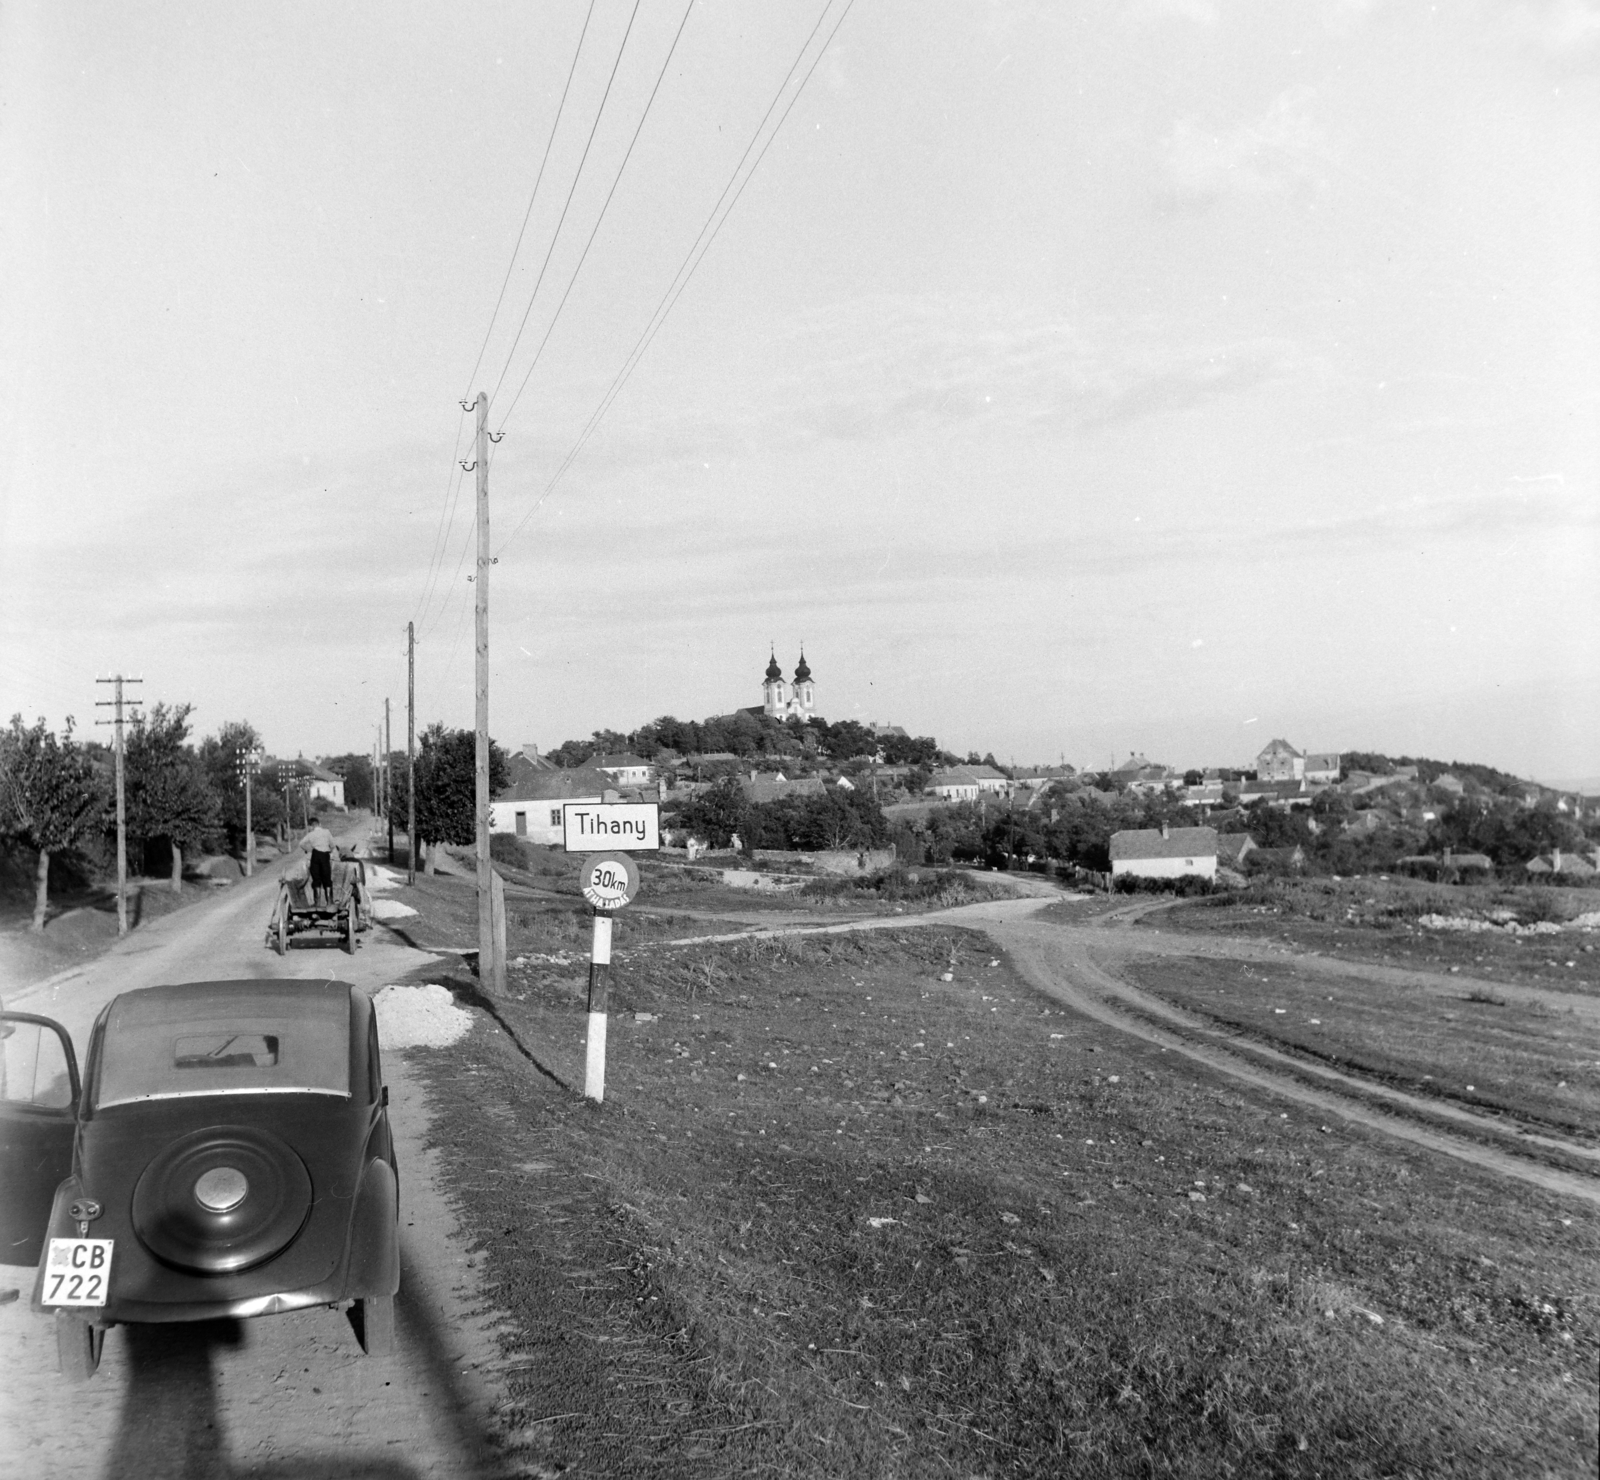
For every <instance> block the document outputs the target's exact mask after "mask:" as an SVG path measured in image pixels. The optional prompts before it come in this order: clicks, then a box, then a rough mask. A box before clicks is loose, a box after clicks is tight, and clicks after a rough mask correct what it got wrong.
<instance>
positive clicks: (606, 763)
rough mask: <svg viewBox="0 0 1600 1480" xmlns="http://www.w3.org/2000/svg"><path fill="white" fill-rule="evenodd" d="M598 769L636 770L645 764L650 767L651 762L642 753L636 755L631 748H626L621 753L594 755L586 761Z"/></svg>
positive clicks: (586, 763)
mask: <svg viewBox="0 0 1600 1480" xmlns="http://www.w3.org/2000/svg"><path fill="white" fill-rule="evenodd" d="M584 764H585V765H588V766H592V767H593V768H594V769H595V770H597V771H621V770H636V769H638V768H639V767H641V766H643V767H645V768H648V767H649V765H650V762H649V761H647V760H646V759H645V758H644V757H643V756H642V755H635V754H634V753H633V752H632V751H631V750H625V751H623V752H622V754H621V755H592V756H590V757H589V759H588V760H587V761H586V762H584Z"/></svg>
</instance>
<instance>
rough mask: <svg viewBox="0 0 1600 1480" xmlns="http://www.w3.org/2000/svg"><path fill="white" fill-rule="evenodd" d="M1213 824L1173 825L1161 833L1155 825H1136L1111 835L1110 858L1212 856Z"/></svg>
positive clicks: (1215, 836)
mask: <svg viewBox="0 0 1600 1480" xmlns="http://www.w3.org/2000/svg"><path fill="white" fill-rule="evenodd" d="M1216 852H1217V830H1216V828H1214V827H1174V828H1169V829H1168V830H1167V833H1166V835H1165V836H1163V835H1162V832H1161V829H1160V828H1159V827H1136V828H1130V829H1128V830H1127V831H1126V832H1114V833H1112V834H1111V861H1112V862H1113V863H1116V862H1117V861H1118V860H1119V859H1124V858H1208V857H1210V858H1214V857H1215V856H1216Z"/></svg>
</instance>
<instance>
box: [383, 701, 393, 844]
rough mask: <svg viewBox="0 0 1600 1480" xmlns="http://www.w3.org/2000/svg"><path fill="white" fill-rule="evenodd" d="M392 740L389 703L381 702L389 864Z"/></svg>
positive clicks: (391, 836)
mask: <svg viewBox="0 0 1600 1480" xmlns="http://www.w3.org/2000/svg"><path fill="white" fill-rule="evenodd" d="M393 764H394V740H393V739H392V738H391V735H390V732H389V701H388V700H387V699H385V700H384V701H383V796H384V800H385V801H386V802H388V804H389V805H388V808H387V810H386V815H387V817H388V819H389V862H390V863H393V862H394V775H393V773H392V769H391V768H392V767H393Z"/></svg>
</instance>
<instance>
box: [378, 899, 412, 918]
mask: <svg viewBox="0 0 1600 1480" xmlns="http://www.w3.org/2000/svg"><path fill="white" fill-rule="evenodd" d="M414 914H416V911H415V910H414V909H412V908H411V906H410V905H408V904H401V903H400V901H399V900H398V899H375V900H373V901H372V918H373V919H374V920H403V919H405V917H406V916H407V915H414Z"/></svg>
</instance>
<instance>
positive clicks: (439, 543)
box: [412, 412, 466, 621]
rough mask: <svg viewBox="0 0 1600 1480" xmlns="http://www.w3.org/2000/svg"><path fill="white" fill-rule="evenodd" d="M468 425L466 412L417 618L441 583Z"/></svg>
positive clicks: (459, 419) (459, 423) (458, 432)
mask: <svg viewBox="0 0 1600 1480" xmlns="http://www.w3.org/2000/svg"><path fill="white" fill-rule="evenodd" d="M465 425H466V413H465V412H462V413H461V415H460V416H459V417H457V419H456V445H455V450H454V451H453V452H452V453H451V455H450V473H449V475H448V476H447V477H446V479H445V485H444V496H443V497H442V498H441V499H440V501H439V524H438V527H437V528H436V529H435V530H434V532H433V549H432V550H431V551H430V552H429V555H428V574H427V575H426V576H425V577H424V578H423V582H422V588H423V589H422V596H421V598H420V599H419V600H418V602H417V609H416V611H414V612H413V613H412V619H413V620H414V621H420V620H421V619H422V616H423V614H424V613H425V612H426V611H427V609H428V603H429V602H430V601H431V600H432V599H433V592H434V587H435V586H436V585H437V582H438V571H439V562H440V561H441V560H442V559H443V555H444V550H445V546H446V543H447V542H448V540H449V538H450V534H449V532H450V530H451V529H453V528H454V527H455V518H456V499H457V497H458V496H459V494H460V490H461V469H460V459H461V429H462V427H463V426H465Z"/></svg>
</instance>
